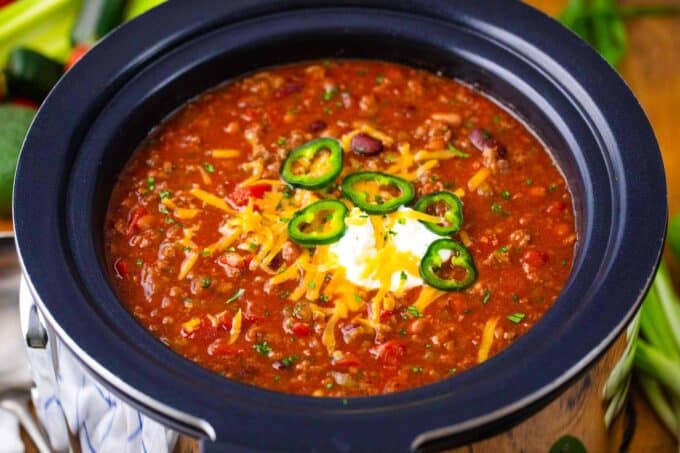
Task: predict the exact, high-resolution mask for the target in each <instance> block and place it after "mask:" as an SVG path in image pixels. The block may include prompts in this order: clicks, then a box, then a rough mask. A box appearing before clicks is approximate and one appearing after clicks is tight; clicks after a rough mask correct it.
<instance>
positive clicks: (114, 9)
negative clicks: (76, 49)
mask: <svg viewBox="0 0 680 453" xmlns="http://www.w3.org/2000/svg"><path fill="white" fill-rule="evenodd" d="M126 4H127V2H126V1H125V0H84V1H83V6H82V7H81V9H80V13H79V15H78V19H77V20H76V24H75V26H74V27H73V30H72V31H71V43H72V44H73V45H78V44H85V45H88V46H93V45H94V44H95V43H96V42H97V41H99V40H100V39H101V38H103V37H104V36H105V35H106V34H107V33H108V32H110V31H111V30H113V29H114V28H116V27H117V26H118V25H120V24H121V22H123V17H124V16H123V15H124V13H125V8H126Z"/></svg>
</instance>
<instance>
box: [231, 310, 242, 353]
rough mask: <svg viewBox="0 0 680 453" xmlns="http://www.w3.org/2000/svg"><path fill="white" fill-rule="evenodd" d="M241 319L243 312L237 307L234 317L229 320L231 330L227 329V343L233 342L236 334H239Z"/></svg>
mask: <svg viewBox="0 0 680 453" xmlns="http://www.w3.org/2000/svg"><path fill="white" fill-rule="evenodd" d="M242 319H243V314H241V309H240V308H239V309H238V311H237V312H236V314H235V315H234V319H232V320H231V330H230V331H229V344H234V343H235V342H236V340H238V336H239V335H240V334H241V321H242Z"/></svg>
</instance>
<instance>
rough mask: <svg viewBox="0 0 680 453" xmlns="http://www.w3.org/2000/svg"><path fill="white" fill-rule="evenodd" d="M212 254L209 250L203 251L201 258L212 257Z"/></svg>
mask: <svg viewBox="0 0 680 453" xmlns="http://www.w3.org/2000/svg"><path fill="white" fill-rule="evenodd" d="M211 254H212V252H211V251H210V250H208V249H203V250H201V256H210V255H211Z"/></svg>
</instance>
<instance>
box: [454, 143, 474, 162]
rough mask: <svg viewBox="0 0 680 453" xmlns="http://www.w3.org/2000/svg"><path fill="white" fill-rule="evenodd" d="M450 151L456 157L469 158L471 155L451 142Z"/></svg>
mask: <svg viewBox="0 0 680 453" xmlns="http://www.w3.org/2000/svg"><path fill="white" fill-rule="evenodd" d="M449 151H450V152H451V154H453V155H454V156H456V157H462V158H463V159H467V158H468V157H470V155H469V154H468V153H466V152H464V151H461V150H459V149H458V148H456V147H455V146H453V145H452V144H451V143H449Z"/></svg>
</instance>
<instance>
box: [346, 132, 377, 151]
mask: <svg viewBox="0 0 680 453" xmlns="http://www.w3.org/2000/svg"><path fill="white" fill-rule="evenodd" d="M350 146H351V148H352V151H353V152H354V153H356V154H359V155H360V156H375V155H377V154H380V153H381V152H382V151H383V143H382V142H381V141H380V140H378V139H377V138H373V137H371V136H370V135H368V134H364V133H361V134H356V135H355V136H354V137H352V141H351V142H350Z"/></svg>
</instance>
